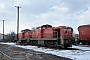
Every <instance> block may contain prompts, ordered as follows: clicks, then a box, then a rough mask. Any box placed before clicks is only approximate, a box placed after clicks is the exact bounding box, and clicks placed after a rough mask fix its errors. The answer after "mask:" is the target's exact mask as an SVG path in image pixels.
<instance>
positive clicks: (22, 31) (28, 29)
mask: <svg viewBox="0 0 90 60" xmlns="http://www.w3.org/2000/svg"><path fill="white" fill-rule="evenodd" d="M23 31H31V30H30V29H24V30H21V32H23Z"/></svg>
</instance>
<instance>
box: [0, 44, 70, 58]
mask: <svg viewBox="0 0 90 60" xmlns="http://www.w3.org/2000/svg"><path fill="white" fill-rule="evenodd" d="M0 60H71V59H68V58H64V57H58V56H55V55H51V54H45V53H41V52H36V51H33V50H28V49H22V48H19V47H13V46H10V45H5V44H0Z"/></svg>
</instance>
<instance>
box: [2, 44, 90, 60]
mask: <svg viewBox="0 0 90 60" xmlns="http://www.w3.org/2000/svg"><path fill="white" fill-rule="evenodd" d="M1 44H8V45H12V46H16V47H21V48H24V49H32V50H34V51H40V52H45V53H50V54H53V55H57V56H62V57H67V58H70V59H73V60H90V47H81V46H72V48H78V49H81V50H59V49H57V50H54V49H48V48H44V47H40V48H38V47H37V46H30V45H27V46H21V45H16V44H15V43H1Z"/></svg>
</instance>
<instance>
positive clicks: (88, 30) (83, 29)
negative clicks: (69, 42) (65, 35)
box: [78, 25, 90, 44]
mask: <svg viewBox="0 0 90 60" xmlns="http://www.w3.org/2000/svg"><path fill="white" fill-rule="evenodd" d="M78 31H79V40H78V42H79V43H80V42H81V43H82V44H90V25H81V26H79V27H78Z"/></svg>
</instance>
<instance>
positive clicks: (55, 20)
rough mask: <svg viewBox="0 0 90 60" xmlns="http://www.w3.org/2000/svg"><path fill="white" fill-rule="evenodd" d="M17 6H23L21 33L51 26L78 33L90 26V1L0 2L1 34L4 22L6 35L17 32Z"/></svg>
mask: <svg viewBox="0 0 90 60" xmlns="http://www.w3.org/2000/svg"><path fill="white" fill-rule="evenodd" d="M15 6H21V8H20V27H19V32H20V31H21V30H22V29H26V28H28V29H31V28H32V27H37V26H41V25H43V24H50V25H52V26H61V25H66V26H70V27H72V28H73V29H74V32H75V33H78V31H77V28H78V26H80V25H84V24H90V0H0V26H1V28H0V33H3V29H2V28H3V27H2V26H3V24H2V20H5V34H7V33H10V32H11V31H14V32H17V8H16V7H15Z"/></svg>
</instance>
